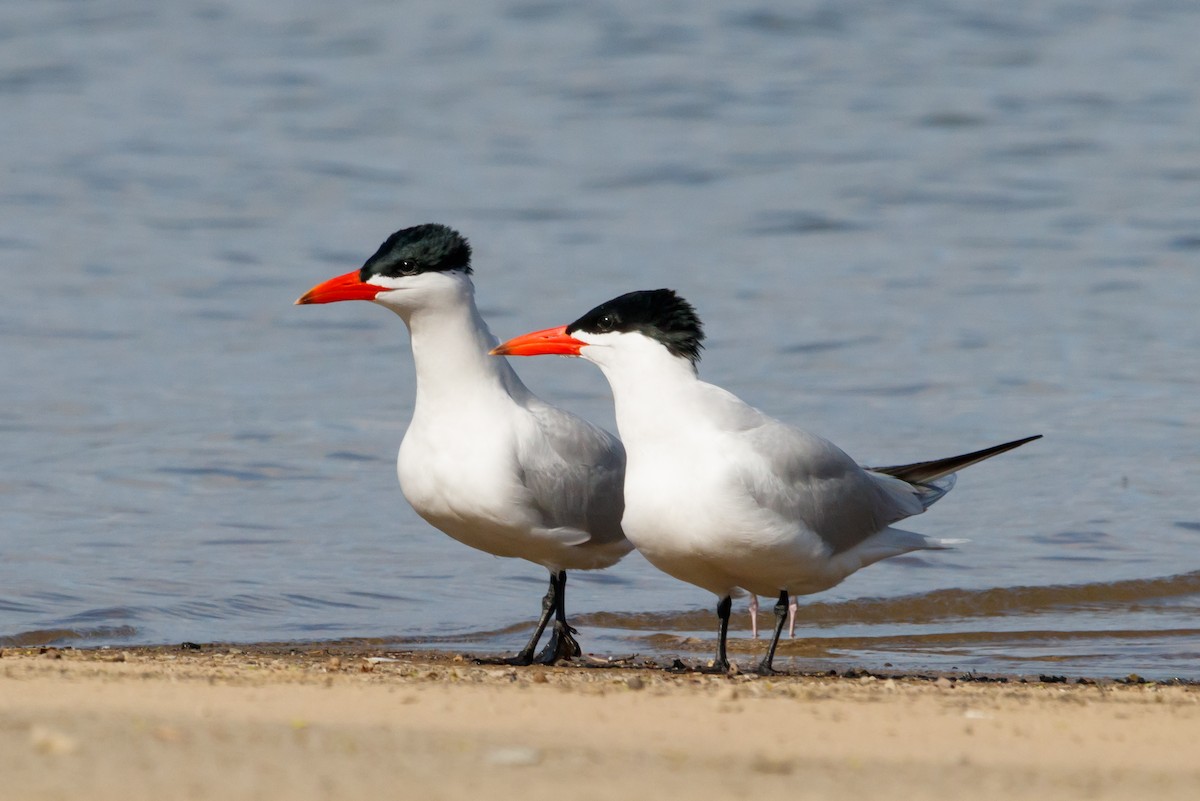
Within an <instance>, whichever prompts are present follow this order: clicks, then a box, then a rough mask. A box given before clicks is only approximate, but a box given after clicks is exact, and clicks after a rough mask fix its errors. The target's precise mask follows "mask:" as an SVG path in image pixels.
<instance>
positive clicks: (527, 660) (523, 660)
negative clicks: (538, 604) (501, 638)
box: [475, 573, 560, 665]
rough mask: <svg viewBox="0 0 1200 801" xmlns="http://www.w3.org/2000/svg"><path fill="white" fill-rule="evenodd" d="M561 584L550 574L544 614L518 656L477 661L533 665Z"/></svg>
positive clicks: (544, 602) (543, 608) (544, 600)
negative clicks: (536, 650) (534, 654)
mask: <svg viewBox="0 0 1200 801" xmlns="http://www.w3.org/2000/svg"><path fill="white" fill-rule="evenodd" d="M559 595H560V593H559V585H558V583H557V579H556V576H555V575H554V574H553V573H551V574H550V588H549V589H547V590H546V596H545V597H544V598H542V616H541V617H540V618H538V622H537V628H536V629H534V631H533V636H532V637H530V638H529V642H527V643H526V644H525V647H524V648H522V649H521V650H520V651H519V652H518V653H517V655H516V656H503V657H498V658H487V657H485V658H481V659H476V660H475V661H476V662H481V663H484V664H489V665H532V664H533V652H534V650H535V649H536V648H537V644H538V640H540V639H541V638H542V632H543V631H545V630H546V624H547V623H548V622H549V621H550V615H551V613H553V612H554V610H555V607H556V606H557V598H558V597H559Z"/></svg>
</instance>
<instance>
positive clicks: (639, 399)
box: [599, 349, 703, 448]
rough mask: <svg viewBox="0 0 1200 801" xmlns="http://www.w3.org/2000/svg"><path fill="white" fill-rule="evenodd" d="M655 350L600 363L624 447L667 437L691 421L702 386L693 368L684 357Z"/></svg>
mask: <svg viewBox="0 0 1200 801" xmlns="http://www.w3.org/2000/svg"><path fill="white" fill-rule="evenodd" d="M657 350H658V352H653V351H651V352H643V353H634V354H629V358H624V359H621V360H619V361H617V360H614V361H613V363H609V364H604V363H600V365H599V366H600V369H601V370H602V371H603V372H604V375H605V377H606V378H607V379H608V383H609V385H610V386H611V387H612V393H613V403H614V407H615V413H616V419H617V428H618V429H620V436H621V439H622V440H623V441H625V444H626V447H627V448H629V447H630V446H633V447H636V444H637V443H638V442H640V441H644V440H649V439H654V440H658V439H662V438H664V437H670V436H672V434H673V432H676V431H679V430H681V429H686V427H687V426H689V425H691V424H692V422H693V421H692V420H691V418H692V414H691V412H692V410H693V409H694V408H695V406H696V403H695V399H696V398H697V395H698V393H699V391H700V388H701V387H702V386H703V384H702V382H701V381H700V379H699V378H698V377H697V375H696V369H695V367H693V366H692V363H691V362H690V361H688V360H687V359H683V358H679V357H677V356H672V355H671V354H669V353H667V352H666V350H663V349H657Z"/></svg>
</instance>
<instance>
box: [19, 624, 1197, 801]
mask: <svg viewBox="0 0 1200 801" xmlns="http://www.w3.org/2000/svg"><path fill="white" fill-rule="evenodd" d="M596 661H597V662H599V661H600V660H596ZM1198 737H1200V687H1198V686H1196V685H1174V684H1159V683H1155V682H1146V683H1136V684H1135V683H1121V682H1117V681H1108V680H1099V681H1094V680H1087V681H1086V682H1085V683H1075V682H1072V683H1066V682H1060V681H1052V682H1039V681H1032V680H1030V679H1028V678H1026V679H1020V678H1018V677H970V678H960V677H951V676H947V675H941V676H936V677H935V676H932V675H930V676H922V677H884V678H878V677H876V676H875V675H873V674H867V673H854V674H852V675H849V676H847V675H841V676H837V677H834V676H828V675H820V676H817V675H781V676H770V677H759V676H756V675H753V674H741V675H736V676H732V677H724V676H710V675H704V674H699V673H695V672H672V671H670V670H666V669H664V668H663V667H660V666H652V665H650V664H647V663H643V664H636V663H635V664H632V665H625V664H621V665H600V664H592V665H589V666H575V665H569V666H561V667H560V666H556V667H541V666H536V667H529V668H514V667H507V666H494V665H479V664H474V663H472V662H470V661H468V660H466V659H464V658H463V657H461V656H458V655H454V654H449V653H437V652H434V653H425V652H418V653H411V652H396V651H384V650H382V649H379V648H372V647H352V646H348V645H336V646H333V647H330V646H328V645H325V644H311V645H307V646H306V645H301V644H295V643H292V644H281V645H273V644H264V645H254V646H224V645H213V646H204V647H202V648H201V649H200V650H199V651H197V650H194V649H187V650H183V649H180V647H179V646H171V647H135V648H126V649H96V650H77V649H56V648H45V649H41V648H10V647H6V648H4V649H3V651H2V652H0V775H3V776H5V782H6V787H7V789H8V790H9V792H11V793H12V794H13V796H14V797H37V798H58V797H63V798H65V797H75V796H76V795H77V793H78V790H79V788H80V787H86V788H88V789H87V794H88V796H89V797H92V798H98V799H107V798H114V799H115V798H118V797H119V798H121V799H124V800H125V801H130V800H131V799H142V798H145V799H151V798H153V799H161V798H163V797H177V796H184V797H191V798H214V799H215V798H235V799H236V798H261V797H276V798H279V797H287V798H291V799H308V798H330V797H338V798H340V797H346V796H349V795H351V794H360V793H372V794H381V793H384V794H387V797H395V796H397V794H398V793H397V788H402V792H400V793H399V795H400V797H406V798H407V797H411V798H420V799H435V798H461V797H463V796H464V795H465V794H480V793H488V794H493V795H499V796H500V797H521V798H523V799H525V798H528V799H543V798H544V799H551V798H555V799H557V798H561V796H563V795H564V794H570V795H575V796H578V797H581V798H601V797H605V798H609V797H611V796H612V794H613V793H614V792H619V793H630V794H640V795H646V794H647V792H649V791H658V790H661V789H662V788H665V787H670V788H672V791H673V792H674V793H676V794H680V793H689V794H695V795H697V796H701V795H711V794H712V792H713V790H714V789H715V790H718V792H720V793H721V794H729V793H734V792H736V793H739V794H741V793H758V792H767V793H786V794H787V795H788V796H789V797H799V798H814V799H815V798H827V797H831V796H833V795H835V794H842V793H854V794H855V795H856V796H863V797H867V798H871V797H883V796H885V795H887V796H889V797H892V796H895V795H896V794H897V793H899V794H900V795H902V796H904V797H913V798H932V799H940V798H945V799H951V798H954V799H960V798H961V797H962V796H963V794H964V790H965V789H967V788H969V789H970V792H968V793H967V795H968V796H973V797H986V796H992V795H999V794H1000V793H1004V795H1005V796H1006V797H1008V798H1016V799H1022V798H1029V799H1034V798H1038V799H1041V798H1045V797H1053V798H1083V797H1087V798H1114V799H1115V798H1122V799H1123V798H1130V799H1132V798H1147V797H1153V798H1156V799H1173V798H1180V799H1183V798H1194V797H1196V795H1197V793H1200V765H1197V764H1196V763H1195V760H1194V743H1195V742H1196V740H1197V738H1198Z"/></svg>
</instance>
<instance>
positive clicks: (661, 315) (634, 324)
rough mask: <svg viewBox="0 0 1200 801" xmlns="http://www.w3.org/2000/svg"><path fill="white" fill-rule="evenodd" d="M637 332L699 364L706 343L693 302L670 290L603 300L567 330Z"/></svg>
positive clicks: (593, 332) (636, 293)
mask: <svg viewBox="0 0 1200 801" xmlns="http://www.w3.org/2000/svg"><path fill="white" fill-rule="evenodd" d="M576 331H584V332H587V333H589V334H607V333H609V332H613V331H620V332H627V333H628V332H637V333H639V334H644V335H645V336H648V337H650V338H651V339H654V340H657V341H658V342H661V343H662V344H663V345H664V346H665V347H666V349H667V350H668V351H670V352H671V353H673V354H674V355H676V356H681V357H683V358H685V359H688V360H689V361H691V362H692V364H695V363H696V362H698V361H700V349H701V348H703V347H704V346H703V345H702V344H701V343H702V342H703V341H704V327H703V326H702V325H701V324H700V318H699V317H697V316H696V310H695V309H694V308H692V304H690V303H688V302H687V301H686V300H684V299H683V298H681V297H679V296H678V295H676V294H675V292H674V291H673V290H670V289H647V290H641V291H639V292H630V293H628V294H625V295H621V296H620V297H619V298H613V299H612V300H610V301H608V302H606V303H601V304H600V305H599V306H597V307H596V308H594V309H592V310H591V311H590V312H588V313H587V314H585V315H583V316H582V317H580V318H579V319H578V320H576V321H575V322H573V323H571V324H570V325H568V326H567V333H568V334H572V333H574V332H576Z"/></svg>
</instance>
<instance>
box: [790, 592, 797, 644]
mask: <svg viewBox="0 0 1200 801" xmlns="http://www.w3.org/2000/svg"><path fill="white" fill-rule="evenodd" d="M799 608H800V604H798V603H796V596H794V595H793V596H792V598H791V600H790V601H788V636H789V637H795V636H796V610H798V609H799Z"/></svg>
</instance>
